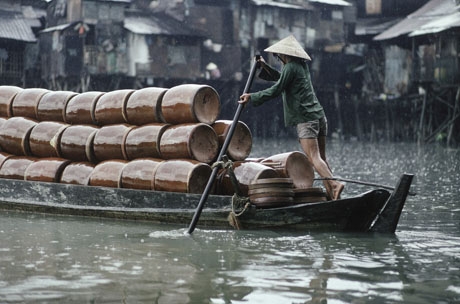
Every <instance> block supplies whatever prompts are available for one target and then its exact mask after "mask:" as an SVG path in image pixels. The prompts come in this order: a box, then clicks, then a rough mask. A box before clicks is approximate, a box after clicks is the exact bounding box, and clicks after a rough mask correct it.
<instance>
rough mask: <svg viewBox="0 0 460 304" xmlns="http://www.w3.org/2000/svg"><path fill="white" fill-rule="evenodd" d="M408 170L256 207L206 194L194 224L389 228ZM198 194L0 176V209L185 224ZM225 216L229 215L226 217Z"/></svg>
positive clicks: (407, 180) (394, 219)
mask: <svg viewBox="0 0 460 304" xmlns="http://www.w3.org/2000/svg"><path fill="white" fill-rule="evenodd" d="M412 178H413V176H412V175H410V174H403V175H402V177H401V178H400V180H399V181H398V183H397V185H396V187H395V189H394V191H389V190H386V189H374V190H370V191H368V192H366V193H363V194H361V195H357V196H354V197H350V198H345V199H340V200H336V201H321V202H316V203H315V202H313V203H303V204H294V205H292V204H291V205H286V206H279V207H273V208H258V207H256V206H255V205H253V204H247V205H246V206H245V207H241V206H236V202H235V200H234V199H233V197H232V196H227V195H225V196H224V195H209V197H208V199H207V201H206V205H205V208H204V209H203V211H202V214H201V217H200V219H199V222H198V227H212V228H224V229H229V228H232V225H233V227H235V226H236V228H242V229H270V230H272V229H294V230H297V231H306V232H307V231H313V230H321V231H359V232H379V233H394V232H395V230H396V227H397V224H398V221H399V217H400V214H401V211H402V209H403V207H404V204H405V201H406V197H407V195H408V193H409V189H410V185H411V183H412ZM200 197H201V195H200V194H190V193H175V192H162V191H149V190H136V189H123V188H109V187H98V186H94V187H92V186H81V185H72V184H60V183H49V182H36V181H24V180H14V179H0V209H3V210H17V211H27V212H39V213H49V214H60V215H77V216H91V217H104V218H115V219H124V220H143V221H152V222H155V223H168V224H177V225H181V226H182V225H183V226H184V227H185V225H188V224H189V223H190V220H191V218H192V216H193V214H194V212H195V209H196V206H197V204H198V202H199V200H200ZM229 219H230V221H229Z"/></svg>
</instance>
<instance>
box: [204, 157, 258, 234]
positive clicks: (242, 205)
mask: <svg viewBox="0 0 460 304" xmlns="http://www.w3.org/2000/svg"><path fill="white" fill-rule="evenodd" d="M216 167H219V168H222V169H224V172H223V173H222V176H221V177H223V175H224V174H225V172H226V173H228V175H229V176H230V180H231V182H232V185H233V188H234V191H235V193H234V194H233V196H232V211H230V214H229V215H228V221H229V223H230V225H231V226H232V227H234V228H235V229H237V230H240V229H241V223H240V221H239V220H238V217H239V216H241V215H242V214H243V213H244V212H245V211H246V210H247V209H248V208H249V206H251V203H250V201H249V198H248V197H242V196H240V195H239V194H240V193H241V191H240V189H239V185H238V181H237V180H236V176H235V173H234V172H233V162H232V161H231V160H229V159H228V157H227V156H226V155H224V156H223V157H222V160H221V161H217V162H214V163H213V164H212V166H211V168H212V169H214V168H216ZM237 209H238V210H240V211H238V212H236V211H235V210H237Z"/></svg>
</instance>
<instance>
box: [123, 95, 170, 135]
mask: <svg viewBox="0 0 460 304" xmlns="http://www.w3.org/2000/svg"><path fill="white" fill-rule="evenodd" d="M166 91H167V89H164V88H155V87H152V88H143V89H140V90H136V91H135V92H134V93H132V94H131V96H129V99H128V102H127V103H126V119H127V122H128V123H129V124H132V125H138V126H140V125H145V124H149V123H154V122H156V123H163V122H164V118H163V114H162V113H161V102H162V100H163V96H164V94H165V93H166Z"/></svg>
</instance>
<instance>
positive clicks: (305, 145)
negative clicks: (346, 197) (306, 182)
mask: <svg viewBox="0 0 460 304" xmlns="http://www.w3.org/2000/svg"><path fill="white" fill-rule="evenodd" d="M319 141H321V142H322V143H321V144H322V145H323V154H324V157H325V144H324V142H325V141H324V138H322V139H321V140H318V139H316V138H301V139H300V145H301V146H302V149H303V150H304V152H305V154H306V155H307V156H308V158H309V159H310V161H311V163H312V164H313V166H314V167H315V170H316V172H318V174H319V175H320V176H321V177H323V178H332V177H333V176H332V172H331V170H330V169H329V165H328V164H327V162H326V161H325V160H324V159H323V158H322V157H321V153H320V145H319ZM326 184H327V185H328V186H326V190H327V191H328V193H329V195H330V196H331V198H332V199H339V198H340V194H341V192H342V190H343V184H342V183H340V182H338V181H335V180H328V181H327V183H326Z"/></svg>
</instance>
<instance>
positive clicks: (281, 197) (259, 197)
mask: <svg viewBox="0 0 460 304" xmlns="http://www.w3.org/2000/svg"><path fill="white" fill-rule="evenodd" d="M248 194H249V199H250V201H251V203H253V204H254V205H256V206H257V207H259V208H268V207H279V206H286V205H292V204H293V203H294V195H295V194H294V183H293V182H292V179H290V178H261V179H257V180H254V181H253V182H252V183H251V184H249V191H248Z"/></svg>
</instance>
